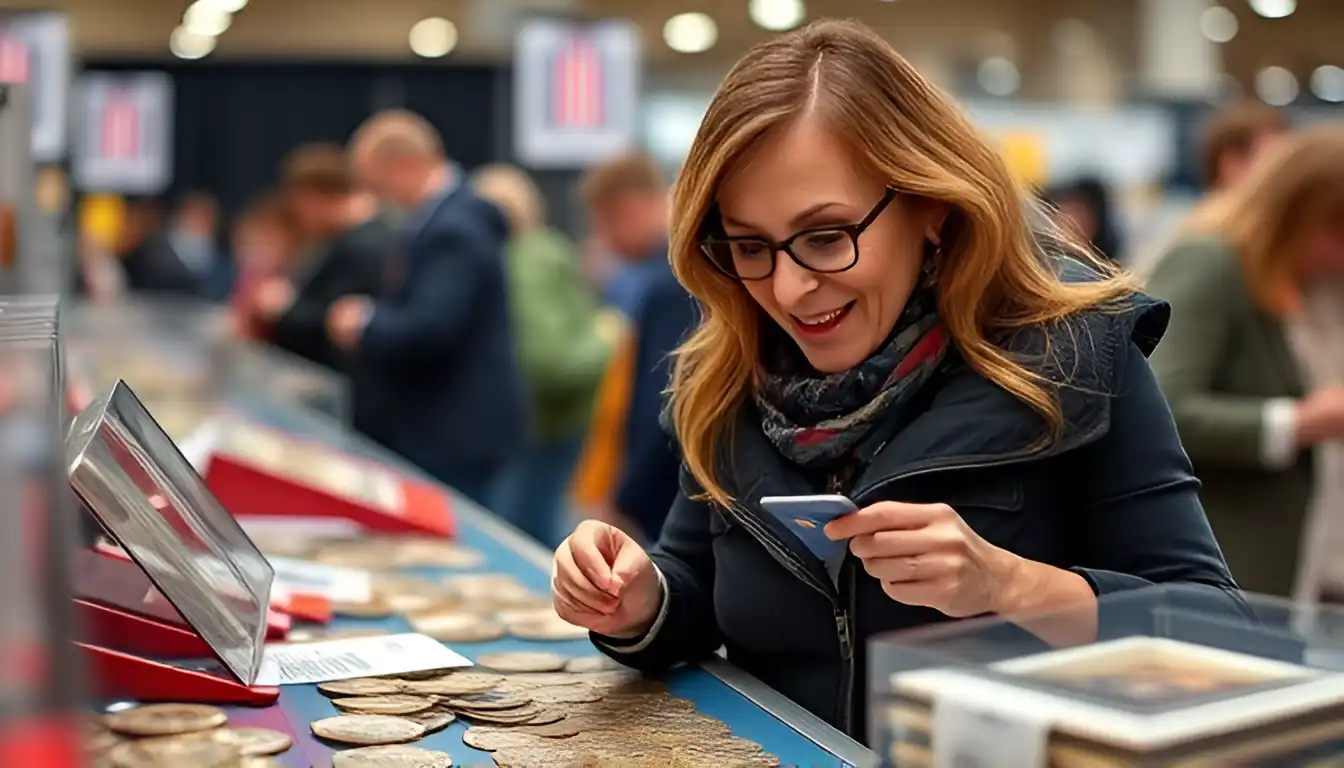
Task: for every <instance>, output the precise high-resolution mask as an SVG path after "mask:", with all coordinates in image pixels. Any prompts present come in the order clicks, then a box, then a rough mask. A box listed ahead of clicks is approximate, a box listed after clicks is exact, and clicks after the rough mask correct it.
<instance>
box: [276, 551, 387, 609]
mask: <svg viewBox="0 0 1344 768" xmlns="http://www.w3.org/2000/svg"><path fill="white" fill-rule="evenodd" d="M266 559H267V560H268V561H269V562H270V564H271V568H272V569H274V570H275V583H276V584H279V585H281V586H282V587H283V588H285V589H288V590H290V591H293V592H306V593H308V594H312V595H320V596H321V597H325V598H327V599H328V600H330V601H332V602H334V603H367V602H368V601H369V600H371V599H373V574H371V573H369V572H368V571H361V570H359V569H357V568H341V567H338V566H334V565H322V564H320V563H309V562H306V561H303V560H295V559H294V558H290V557H274V556H272V557H267V558H266Z"/></svg>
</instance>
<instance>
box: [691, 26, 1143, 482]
mask: <svg viewBox="0 0 1344 768" xmlns="http://www.w3.org/2000/svg"><path fill="white" fill-rule="evenodd" d="M807 114H811V115H813V116H814V117H815V119H819V120H822V121H824V123H825V124H826V127H827V129H828V130H829V131H830V132H831V134H832V135H833V136H836V137H837V138H839V139H840V140H841V141H843V142H845V143H846V145H847V148H848V150H849V151H850V153H851V154H852V156H853V158H854V160H855V162H856V163H857V164H859V165H862V166H866V167H869V168H872V169H874V170H875V171H876V172H878V173H880V174H881V175H882V176H883V177H884V178H885V179H886V180H887V181H888V183H889V185H890V186H892V187H893V188H895V189H898V190H900V191H902V192H904V193H906V194H910V195H918V196H920V197H924V198H927V199H931V200H938V201H942V202H944V203H946V204H948V205H949V206H950V208H951V210H952V213H951V214H950V215H949V217H948V220H947V224H946V225H945V227H944V230H943V233H942V257H941V261H940V262H939V263H938V264H937V265H936V268H937V270H938V276H939V277H938V287H937V292H938V308H939V312H940V314H941V316H942V321H943V323H944V325H945V327H946V329H947V331H948V333H949V335H950V336H951V337H952V339H953V341H954V342H955V344H956V346H957V348H958V350H959V351H960V353H961V355H962V356H963V357H964V358H965V359H966V361H967V362H968V363H969V364H970V365H971V366H972V367H973V368H974V369H975V370H976V371H978V372H979V373H980V374H981V375H983V376H985V377H986V378H987V379H989V380H990V381H992V382H994V383H995V384H998V385H999V386H1001V387H1003V388H1004V389H1005V390H1007V391H1008V392H1010V393H1011V394H1013V395H1014V396H1015V397H1017V398H1018V399H1019V400H1021V401H1022V402H1024V403H1026V404H1027V405H1029V406H1030V407H1031V408H1032V409H1034V410H1035V411H1036V412H1037V413H1039V414H1040V415H1041V417H1042V419H1043V420H1044V422H1045V423H1046V425H1047V427H1048V428H1049V429H1050V430H1051V432H1052V433H1053V434H1058V432H1059V430H1060V429H1062V426H1063V423H1062V422H1063V416H1062V414H1061V413H1060V408H1059V402H1058V398H1057V396H1056V393H1055V391H1054V389H1053V388H1052V386H1051V384H1050V383H1049V382H1046V381H1044V380H1043V379H1042V377H1041V376H1039V375H1037V374H1035V373H1034V372H1032V371H1030V370H1028V369H1027V368H1026V367H1024V366H1023V365H1022V364H1021V363H1019V362H1017V361H1015V360H1014V359H1012V358H1011V357H1010V356H1009V355H1008V354H1006V353H1005V352H1004V350H1003V349H1002V348H1001V347H1000V346H998V345H997V344H996V342H1001V341H1002V339H1003V337H1004V336H1005V335H1006V334H1009V333H1011V332H1012V331H1014V330H1016V329H1020V328H1024V327H1028V326H1038V325H1044V324H1049V323H1052V322H1055V321H1059V320H1061V319H1063V318H1066V317H1068V316H1070V315H1073V314H1075V313H1077V312H1079V311H1080V310H1084V309H1088V308H1091V307H1096V306H1099V305H1104V304H1107V303H1109V302H1112V301H1113V300H1116V299H1120V298H1122V297H1124V296H1127V295H1129V293H1130V292H1131V291H1132V290H1133V288H1132V285H1131V283H1130V282H1129V281H1128V279H1126V278H1123V277H1120V276H1118V275H1115V274H1114V273H1106V272H1103V274H1104V275H1106V276H1104V277H1103V278H1102V279H1099V280H1097V281H1094V282H1083V283H1065V282H1063V281H1061V279H1060V278H1059V277H1058V276H1057V275H1056V274H1055V272H1054V271H1053V270H1052V268H1051V266H1050V265H1049V264H1048V263H1047V260H1046V259H1045V258H1043V255H1042V245H1041V242H1040V240H1039V238H1038V231H1035V229H1034V222H1029V218H1032V217H1031V216H1029V214H1030V211H1031V205H1032V203H1031V201H1032V199H1033V198H1032V197H1031V195H1030V194H1029V193H1028V192H1027V191H1026V190H1025V189H1023V188H1021V187H1019V185H1018V183H1017V182H1016V181H1015V179H1014V177H1013V175H1012V173H1011V172H1010V171H1009V169H1008V166H1007V164H1006V163H1005V161H1004V160H1003V158H1002V157H1001V156H1000V155H999V154H998V152H997V151H996V150H995V149H993V147H992V145H991V144H990V142H989V141H988V140H987V139H986V138H985V137H984V136H982V135H981V134H980V133H979V131H977V130H976V129H975V128H974V127H973V126H972V125H971V123H970V121H969V119H968V118H967V117H966V116H965V115H964V114H963V113H962V111H961V110H960V109H958V108H957V107H956V106H955V104H954V103H953V102H952V100H951V99H950V98H949V97H948V96H947V95H946V94H944V93H943V92H942V91H940V90H938V89H937V88H935V87H934V86H933V85H931V84H930V83H929V82H928V81H927V80H925V79H924V78H923V77H922V76H920V75H919V73H918V72H916V71H915V70H914V68H913V67H911V66H910V64H909V63H908V62H906V60H905V59H903V58H902V57H901V56H899V55H898V54H897V53H896V52H895V51H893V50H892V49H891V46H889V45H888V44H887V43H886V42H885V41H883V40H882V38H880V37H878V36H877V35H876V34H875V33H873V32H872V31H871V30H869V29H868V28H866V27H863V26H861V25H859V24H855V23H850V22H839V21H823V22H818V23H814V24H811V25H809V26H806V27H803V28H802V29H799V30H796V31H794V32H792V33H789V34H786V35H781V36H779V37H775V38H773V39H771V40H769V41H766V42H764V43H762V44H760V45H758V46H757V47H756V48H754V49H752V50H751V51H750V52H748V53H747V55H746V56H745V57H743V58H742V60H741V61H739V62H738V63H737V65H736V66H734V67H733V69H732V71H731V72H729V73H728V76H727V77H726V78H725V79H724V81H723V83H722V85H720V87H719V89H718V92H717V93H715V95H714V98H713V100H712V101H711V103H710V105H709V109H708V111H707V112H706V115H705V118H704V120H703V122H702V123H701V124H700V130H699V131H698V133H697V134H696V137H695V141H694V142H693V144H692V145H691V149H690V152H689V154H688V156H687V159H686V162H685V164H684V165H683V167H682V169H681V173H680V174H679V178H678V181H677V185H676V190H675V195H674V201H673V211H674V213H673V220H672V233H671V253H670V256H671V260H672V264H673V268H674V269H675V271H676V274H677V277H678V278H679V279H680V280H681V282H682V283H683V284H684V285H685V286H686V288H687V289H688V290H689V291H690V292H691V293H692V294H693V295H694V296H695V297H696V298H697V299H699V301H700V304H701V307H702V313H701V316H702V320H701V324H700V326H699V327H698V328H697V329H696V330H695V332H694V333H693V334H692V335H691V337H690V338H689V339H688V340H687V341H686V342H685V343H684V344H683V345H682V346H681V348H680V349H679V350H678V351H677V354H676V361H675V369H674V373H673V380H672V387H671V395H672V421H673V425H674V427H675V429H676V434H677V437H678V439H679V441H680V443H681V447H682V449H683V453H684V458H685V462H686V466H687V468H688V469H689V471H690V473H691V475H692V476H693V477H694V478H695V480H696V482H697V483H698V484H699V485H700V487H701V488H703V489H704V491H705V495H706V496H708V497H709V498H711V499H713V500H714V501H715V502H717V503H719V504H727V503H729V502H730V499H729V497H728V494H727V492H726V491H725V490H724V488H723V486H722V485H721V484H720V483H719V481H718V480H717V479H716V477H715V467H716V458H717V455H716V451H717V447H718V446H719V445H720V443H721V440H722V439H723V438H724V437H725V435H726V434H727V432H728V430H729V428H730V424H731V423H732V419H733V415H734V414H735V413H736V409H737V408H738V407H739V405H740V404H741V403H742V402H743V401H744V399H745V398H746V397H747V395H748V393H749V391H750V388H751V387H752V386H753V385H754V383H755V382H756V381H757V378H758V376H759V374H760V369H759V346H758V339H759V338H760V333H761V325H762V324H763V323H767V322H771V321H770V320H769V319H768V318H766V317H765V316H764V314H763V313H762V312H761V311H760V310H759V309H758V308H757V307H756V306H755V304H754V302H753V301H752V299H751V298H750V296H748V294H747V292H746V290H745V289H744V288H743V287H742V285H741V284H740V283H738V282H737V281H735V280H732V279H730V278H728V277H726V276H724V275H723V274H722V273H720V272H719V271H718V270H716V269H714V267H713V266H712V265H711V264H710V263H709V261H708V260H707V259H706V258H705V257H704V256H703V255H702V254H701V252H700V248H699V246H700V237H701V235H702V228H704V227H705V226H706V225H707V224H709V223H710V222H708V221H707V218H708V217H709V216H710V215H711V213H712V210H713V205H714V200H715V196H716V194H717V193H718V188H719V184H720V183H721V181H722V179H723V178H724V176H725V174H726V173H728V172H730V171H731V169H732V168H733V167H734V165H735V164H736V163H737V162H739V161H740V160H741V158H742V157H743V155H744V153H745V152H746V151H747V150H748V149H749V148H751V147H752V146H753V145H754V144H755V143H756V142H757V141H759V140H760V139H761V138H762V137H763V136H766V135H767V134H768V133H770V132H772V131H778V130H781V129H782V128H783V127H785V126H787V125H789V124H790V122H791V121H794V120H797V119H798V118H799V117H800V116H803V115H807ZM1036 218H1044V217H1036ZM1039 226H1048V225H1044V224H1042V225H1039ZM1051 237H1052V239H1053V240H1056V241H1058V242H1059V244H1060V247H1061V248H1063V249H1064V250H1065V251H1066V252H1069V253H1072V254H1075V255H1076V256H1077V258H1079V259H1081V260H1084V261H1087V262H1088V263H1095V260H1093V259H1091V258H1090V257H1089V255H1088V250H1087V249H1086V247H1085V246H1082V245H1080V244H1078V243H1076V242H1073V241H1071V240H1068V239H1067V237H1066V236H1064V235H1062V234H1060V233H1058V232H1051ZM1097 268H1098V269H1101V270H1105V268H1104V267H1101V266H1100V265H1098V267H1097ZM1047 437H1048V435H1047Z"/></svg>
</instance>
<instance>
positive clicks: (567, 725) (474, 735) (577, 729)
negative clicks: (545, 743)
mask: <svg viewBox="0 0 1344 768" xmlns="http://www.w3.org/2000/svg"><path fill="white" fill-rule="evenodd" d="M585 726H587V724H586V723H584V722H582V721H581V720H572V721H571V720H568V719H566V720H561V721H560V722H558V723H551V724H550V725H516V726H513V727H510V728H497V727H492V726H488V725H474V726H472V727H470V728H468V729H467V730H466V732H465V733H463V734H462V742H463V743H464V744H466V745H467V746H468V747H474V748H476V749H479V750H482V751H484V752H495V751H497V750H500V749H505V748H507V747H526V746H532V745H535V744H536V743H537V739H539V738H541V739H568V738H570V737H572V736H577V735H579V734H580V733H583V732H584V731H585V730H587V728H586V727H585Z"/></svg>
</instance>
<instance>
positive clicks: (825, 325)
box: [789, 301, 854, 338]
mask: <svg viewBox="0 0 1344 768" xmlns="http://www.w3.org/2000/svg"><path fill="white" fill-rule="evenodd" d="M853 308H854V302H852V301H851V302H849V303H848V304H846V305H844V306H843V307H840V308H838V309H833V310H831V311H829V312H823V313H820V314H815V315H806V316H802V317H800V316H798V315H792V314H791V315H789V318H790V319H791V320H793V327H794V329H795V330H796V331H797V332H798V333H799V334H801V335H803V336H808V337H811V338H817V337H820V336H825V335H826V334H828V333H830V332H832V331H834V330H835V329H836V328H838V327H839V326H840V324H841V323H843V322H844V321H845V318H846V317H848V316H849V311H850V310H851V309H853Z"/></svg>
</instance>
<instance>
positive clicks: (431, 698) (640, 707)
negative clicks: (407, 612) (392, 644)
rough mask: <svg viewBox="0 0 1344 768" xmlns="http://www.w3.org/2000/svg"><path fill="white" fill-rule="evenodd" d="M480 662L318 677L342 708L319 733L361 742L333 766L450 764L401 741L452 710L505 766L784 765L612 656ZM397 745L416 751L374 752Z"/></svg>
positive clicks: (316, 726) (472, 741) (528, 656)
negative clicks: (384, 673)
mask: <svg viewBox="0 0 1344 768" xmlns="http://www.w3.org/2000/svg"><path fill="white" fill-rule="evenodd" d="M478 661H479V662H480V663H479V664H478V666H475V667H470V668H466V669H460V670H450V671H443V670H440V671H431V672H424V673H417V674H412V675H394V676H388V677H378V678H361V679H357V680H342V681H338V682H332V683H323V684H322V685H320V686H318V688H319V690H321V691H322V692H323V693H324V694H326V695H327V696H329V697H331V700H332V704H333V706H334V707H335V708H336V709H337V710H338V711H339V712H340V713H341V714H338V715H335V716H333V717H328V718H324V719H321V720H318V721H316V722H314V723H313V724H312V730H313V733H314V734H315V735H317V736H318V737H319V738H321V739H324V740H326V741H329V742H335V743H339V744H349V745H357V746H359V747H361V749H354V750H349V751H345V752H340V753H337V756H336V759H335V761H334V765H335V768H357V766H365V765H367V766H374V765H417V766H419V765H424V766H449V765H451V764H452V763H451V759H452V758H451V757H450V756H449V755H447V754H446V753H443V752H434V751H433V750H420V749H419V748H416V747H407V746H404V745H406V744H409V743H411V742H415V741H417V740H419V739H421V738H424V736H426V735H427V734H430V733H433V732H435V731H438V730H441V729H442V728H445V727H447V725H448V724H450V723H452V722H453V721H455V720H457V719H461V720H463V721H465V722H466V723H468V724H469V725H470V727H469V728H468V729H467V731H466V733H465V735H464V736H463V741H464V742H465V743H466V744H467V745H468V746H471V747H474V748H476V749H480V750H484V751H487V752H491V753H493V757H494V760H495V763H496V765H498V766H506V767H507V768H528V767H529V766H570V765H573V766H579V765H582V766H585V767H586V766H597V765H609V766H613V767H614V766H622V768H625V767H626V766H636V767H637V768H639V767H641V766H648V767H649V768H652V767H653V766H658V767H659V768H664V767H665V766H682V765H685V766H705V765H714V766H732V767H734V768H758V767H760V768H765V767H768V766H777V765H779V760H778V759H777V758H775V757H774V756H772V755H769V754H766V753H765V752H764V751H763V750H762V749H761V747H760V745H758V744H753V743H752V742H749V741H746V740H744V739H741V738H738V737H737V736H734V735H733V734H732V732H731V731H729V730H728V727H727V726H726V725H724V724H723V723H721V722H719V721H717V720H714V719H713V718H710V717H707V716H705V715H703V714H701V713H699V712H697V711H696V709H695V706H694V705H693V704H692V703H691V702H689V701H687V700H685V699H680V698H676V697H673V696H672V695H670V694H669V693H668V691H667V689H666V687H665V686H663V685H662V684H661V683H656V682H652V681H649V680H645V679H643V678H641V677H640V675H639V674H638V673H637V672H634V671H632V670H628V669H625V668H623V667H620V666H619V665H616V664H614V663H613V662H611V661H609V660H607V659H602V658H599V657H587V658H579V659H567V658H565V657H563V656H558V655H555V654H550V653H540V652H522V653H496V654H487V655H483V656H481V657H480V658H479V659H478ZM369 749H382V750H391V751H389V752H384V753H374V752H369V751H366V750H369ZM397 749H401V750H415V751H414V752H407V753H406V758H405V760H406V761H405V762H403V763H396V762H391V761H390V760H389V761H388V762H385V763H379V762H374V761H373V760H372V759H371V758H372V757H378V756H379V755H381V757H378V759H388V758H389V757H391V756H393V755H395V754H397V753H396V752H395V750H397ZM398 759H400V758H398Z"/></svg>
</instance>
